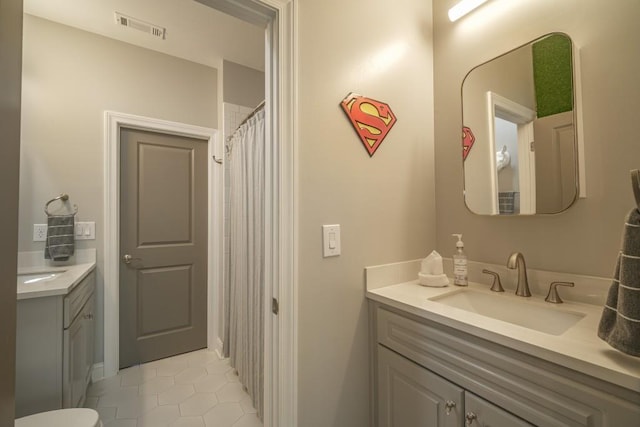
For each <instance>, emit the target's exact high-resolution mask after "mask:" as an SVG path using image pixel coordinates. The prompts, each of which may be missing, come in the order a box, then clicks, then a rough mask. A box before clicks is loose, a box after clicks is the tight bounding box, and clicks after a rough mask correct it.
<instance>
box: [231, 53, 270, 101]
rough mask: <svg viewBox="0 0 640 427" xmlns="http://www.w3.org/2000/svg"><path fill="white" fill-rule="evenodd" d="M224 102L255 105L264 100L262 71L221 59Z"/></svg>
mask: <svg viewBox="0 0 640 427" xmlns="http://www.w3.org/2000/svg"><path fill="white" fill-rule="evenodd" d="M222 75H223V77H222V80H223V92H222V97H223V98H224V99H223V101H224V102H228V103H231V104H236V105H244V106H245V107H252V108H253V107H255V106H256V105H258V104H259V103H260V102H262V101H263V100H264V94H265V92H264V72H263V71H260V70H255V69H253V68H249V67H245V66H244V65H240V64H236V63H235V62H231V61H222Z"/></svg>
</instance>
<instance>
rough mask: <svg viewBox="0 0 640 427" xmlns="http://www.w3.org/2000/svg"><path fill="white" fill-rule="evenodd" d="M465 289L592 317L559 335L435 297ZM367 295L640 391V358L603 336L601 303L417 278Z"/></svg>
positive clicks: (425, 317) (369, 291)
mask: <svg viewBox="0 0 640 427" xmlns="http://www.w3.org/2000/svg"><path fill="white" fill-rule="evenodd" d="M450 282H452V281H451V280H450ZM460 289H472V290H474V291H479V292H486V293H488V294H491V295H492V297H495V298H504V300H505V303H506V302H507V301H508V300H509V299H510V298H517V299H518V300H527V301H530V302H531V303H532V304H544V306H545V307H547V308H551V309H557V310H564V311H578V312H581V313H584V314H586V316H585V317H584V318H582V319H581V320H580V321H578V323H576V324H575V325H574V326H572V327H571V328H569V329H568V330H567V331H566V332H564V333H563V334H561V335H558V336H555V335H549V334H546V333H543V332H538V331H535V330H532V329H529V328H525V327H522V326H518V325H514V324H511V323H507V322H503V321H500V320H496V319H493V318H489V317H486V316H483V315H480V314H476V313H472V312H469V311H466V310H462V309H458V308H454V307H450V306H448V305H445V304H442V303H439V302H436V301H430V300H429V298H432V297H434V296H438V295H443V294H446V293H450V292H455V291H457V290H460ZM367 298H369V299H371V300H374V301H378V302H380V303H384V304H386V305H389V306H392V307H395V308H397V309H400V310H403V311H405V312H408V313H411V314H414V315H416V316H419V317H422V318H424V319H428V320H432V321H435V322H438V323H440V324H443V325H446V326H450V327H452V328H455V329H458V330H460V331H464V332H467V333H469V334H472V335H474V336H477V337H480V338H483V339H486V340H488V341H491V342H495V343H497V344H501V345H504V346H506V347H510V348H513V349H515V350H519V351H522V352H524V353H527V354H531V355H535V356H536V357H539V358H541V359H544V360H547V361H550V362H553V363H556V364H558V365H561V366H564V367H566V368H570V369H573V370H575V371H578V372H582V373H585V374H587V375H590V376H593V377H596V378H599V379H602V380H604V381H607V382H611V383H614V384H617V385H619V386H622V387H625V388H628V389H630V390H634V391H636V392H640V357H633V356H630V355H627V354H624V353H622V352H620V351H618V350H615V349H613V348H612V347H610V346H609V345H608V344H607V343H606V342H604V341H602V340H601V339H600V338H598V336H597V330H598V324H599V322H600V315H601V313H602V307H601V306H597V305H591V304H584V303H575V302H568V301H566V300H565V302H564V304H557V305H556V304H549V303H545V302H544V297H540V296H539V295H534V296H533V297H531V298H523V297H518V296H515V295H513V292H512V291H507V292H505V293H497V292H490V291H489V290H488V286H487V285H482V284H478V283H473V282H470V283H469V287H468V288H461V287H458V286H453V285H449V286H448V287H444V288H429V287H424V286H420V285H419V284H418V282H417V280H413V281H409V282H403V283H399V284H395V285H389V286H381V287H378V288H376V289H371V287H370V288H369V290H367Z"/></svg>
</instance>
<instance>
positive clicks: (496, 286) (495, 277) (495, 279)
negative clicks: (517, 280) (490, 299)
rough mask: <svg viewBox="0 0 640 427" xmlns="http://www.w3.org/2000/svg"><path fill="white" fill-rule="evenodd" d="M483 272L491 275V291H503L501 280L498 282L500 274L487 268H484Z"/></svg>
mask: <svg viewBox="0 0 640 427" xmlns="http://www.w3.org/2000/svg"><path fill="white" fill-rule="evenodd" d="M482 272H483V273H484V274H490V275H492V276H493V283H492V284H491V290H492V291H493V292H504V288H503V287H502V282H500V275H499V274H498V273H496V272H495V271H491V270H487V269H486V268H485V269H484V270H482Z"/></svg>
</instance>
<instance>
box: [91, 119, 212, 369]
mask: <svg viewBox="0 0 640 427" xmlns="http://www.w3.org/2000/svg"><path fill="white" fill-rule="evenodd" d="M104 120H105V137H104V141H105V145H104V148H105V151H104V156H105V169H104V206H105V211H104V224H105V226H104V376H105V377H109V376H113V375H115V374H117V373H118V369H119V364H120V363H119V359H120V356H119V350H120V331H119V327H120V320H119V313H120V289H119V276H120V271H119V268H120V129H121V128H123V127H126V128H130V129H139V130H146V131H151V132H159V133H167V134H172V135H180V136H186V137H190V138H198V139H202V140H206V141H207V145H208V154H207V157H208V161H207V169H208V172H207V176H208V178H207V185H208V191H207V194H208V196H207V197H208V201H207V211H208V219H207V226H208V230H209V232H208V237H207V252H208V256H207V260H208V261H207V345H208V347H209V348H214V347H215V344H216V338H217V331H218V324H217V323H218V316H215V315H214V314H213V313H215V309H216V306H217V304H218V301H217V297H218V294H217V292H216V290H217V287H218V286H219V284H220V283H222V253H223V217H222V215H223V213H222V206H223V200H224V199H223V188H224V187H223V170H222V166H221V165H218V164H217V163H215V162H214V161H213V157H212V156H214V155H215V156H216V158H220V153H221V152H222V150H221V149H220V148H219V147H218V141H217V131H216V130H215V129H210V128H205V127H200V126H193V125H187V124H183V123H177V122H170V121H167V120H160V119H153V118H149V117H142V116H134V115H131V114H124V113H117V112H113V111H106V112H105V117H104Z"/></svg>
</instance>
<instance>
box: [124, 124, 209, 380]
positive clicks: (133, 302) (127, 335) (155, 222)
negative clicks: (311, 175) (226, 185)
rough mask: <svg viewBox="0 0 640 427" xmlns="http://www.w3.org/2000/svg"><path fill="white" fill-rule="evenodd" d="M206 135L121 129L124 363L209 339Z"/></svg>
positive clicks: (196, 346)
mask: <svg viewBox="0 0 640 427" xmlns="http://www.w3.org/2000/svg"><path fill="white" fill-rule="evenodd" d="M207 156H208V154H207V143H206V141H203V140H199V139H194V138H188V137H182V136H175V135H167V134H161V133H154V132H147V131H139V130H133V129H122V130H121V133H120V301H119V302H120V368H124V367H127V366H131V365H134V364H138V363H143V362H148V361H150V360H156V359H160V358H163V357H168V356H172V355H175V354H179V353H184V352H187V351H192V350H196V349H199V348H203V347H206V345H207V235H208V227H207V212H208V210H207V175H208V173H207Z"/></svg>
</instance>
